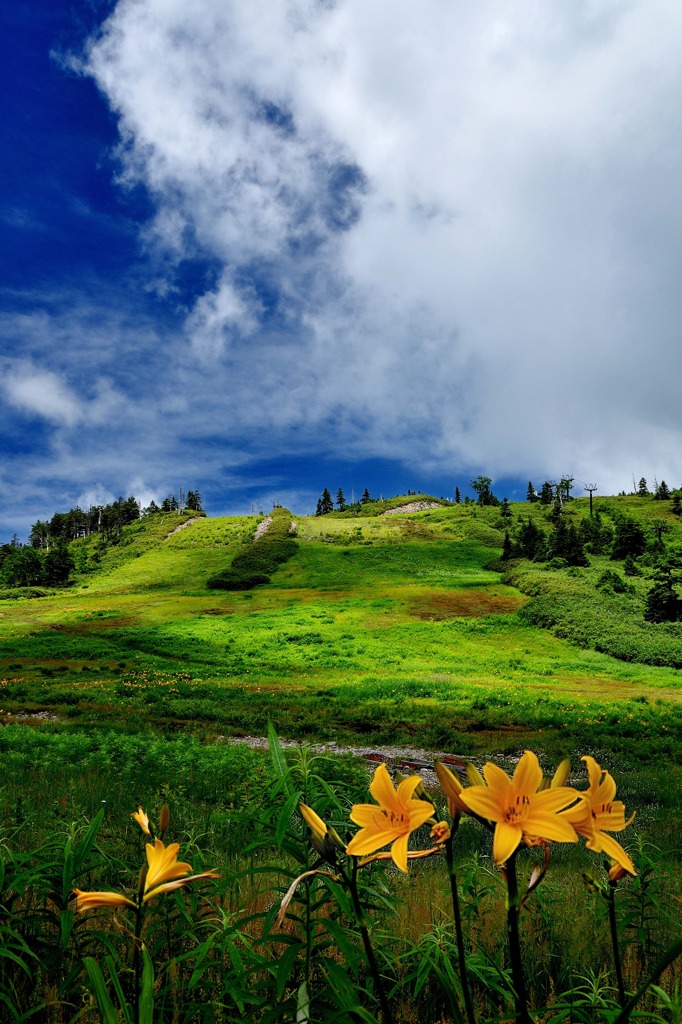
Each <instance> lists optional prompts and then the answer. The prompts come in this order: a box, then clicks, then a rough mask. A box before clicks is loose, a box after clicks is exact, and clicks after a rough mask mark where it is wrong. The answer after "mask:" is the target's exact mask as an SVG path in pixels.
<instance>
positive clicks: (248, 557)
mask: <svg viewBox="0 0 682 1024" xmlns="http://www.w3.org/2000/svg"><path fill="white" fill-rule="evenodd" d="M330 501H331V498H330ZM291 523H292V519H291V513H290V512H289V511H288V510H287V509H284V508H276V509H275V510H274V511H273V513H272V515H271V516H270V522H269V524H268V527H267V531H266V532H265V533H263V534H262V536H260V537H259V538H258V539H257V540H254V541H253V542H252V543H251V544H250V545H249V546H248V547H247V549H246V550H245V551H243V552H240V554H238V555H236V556H235V558H233V559H232V564H231V566H230V567H229V569H225V570H224V571H223V572H220V573H215V574H214V575H213V576H209V578H208V580H207V581H206V586H207V587H208V588H209V590H251V589H253V587H257V586H259V585H262V584H266V583H269V582H270V577H271V576H272V574H273V573H274V572H275V570H276V569H277V567H278V566H280V565H282V564H283V563H284V562H287V561H288V560H289V559H290V558H292V557H293V556H294V555H295V554H296V551H297V550H298V544H297V543H296V541H295V540H293V539H292V538H291V537H290V536H289V534H290V532H291Z"/></svg>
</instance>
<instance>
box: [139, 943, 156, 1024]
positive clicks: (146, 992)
mask: <svg viewBox="0 0 682 1024" xmlns="http://www.w3.org/2000/svg"><path fill="white" fill-rule="evenodd" d="M139 1024H154V965H153V963H152V959H151V957H150V955H149V952H148V950H147V947H146V946H143V947H142V985H141V986H140V1019H139Z"/></svg>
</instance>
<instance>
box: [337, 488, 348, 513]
mask: <svg viewBox="0 0 682 1024" xmlns="http://www.w3.org/2000/svg"><path fill="white" fill-rule="evenodd" d="M336 504H337V506H338V508H339V512H343V510H344V508H345V507H346V496H345V495H344V493H343V490H342V489H341V488H340V487H339V489H338V491H337V492H336Z"/></svg>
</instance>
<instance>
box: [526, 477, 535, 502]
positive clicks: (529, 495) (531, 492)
mask: <svg viewBox="0 0 682 1024" xmlns="http://www.w3.org/2000/svg"><path fill="white" fill-rule="evenodd" d="M537 500H538V493H537V491H536V490H535V488H534V487H533V484H532V481H530V480H529V481H528V487H527V489H526V501H530V502H531V503H532V502H534V501H537Z"/></svg>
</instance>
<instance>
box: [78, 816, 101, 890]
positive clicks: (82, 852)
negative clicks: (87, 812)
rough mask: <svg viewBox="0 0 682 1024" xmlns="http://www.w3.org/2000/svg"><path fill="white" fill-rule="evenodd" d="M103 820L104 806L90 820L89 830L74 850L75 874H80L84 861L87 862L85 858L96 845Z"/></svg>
mask: <svg viewBox="0 0 682 1024" xmlns="http://www.w3.org/2000/svg"><path fill="white" fill-rule="evenodd" d="M103 821H104V808H103V807H102V808H100V810H99V811H98V812H97V814H96V815H95V817H94V818H93V819H92V821H91V822H90V825H89V826H88V831H87V832H86V833H85V835H84V836H83V838H82V839H81V841H80V843H79V844H78V846H77V847H76V849H75V850H74V854H73V871H74V875H77V874H78V872H79V871H80V869H81V867H82V866H83V863H84V862H85V860H86V859H87V857H88V856H89V854H90V851H91V850H92V848H93V846H94V845H95V839H96V838H97V833H98V832H99V830H100V827H101V825H102V822H103Z"/></svg>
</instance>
